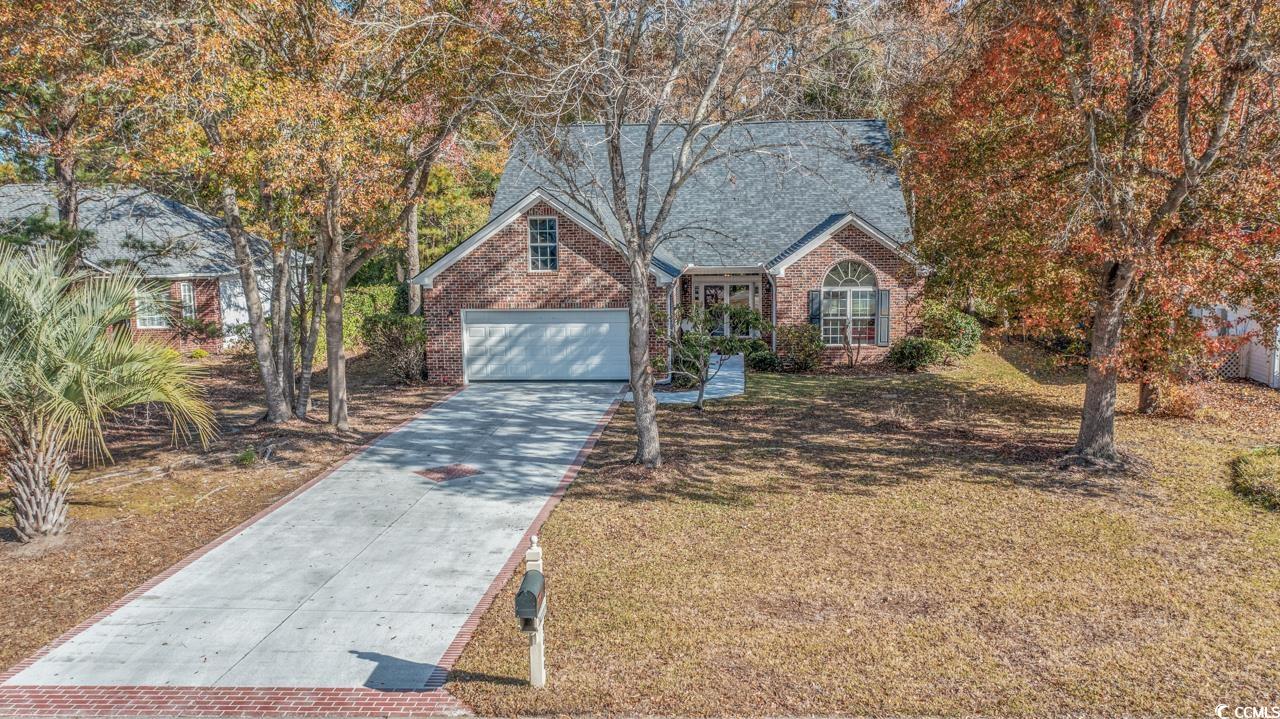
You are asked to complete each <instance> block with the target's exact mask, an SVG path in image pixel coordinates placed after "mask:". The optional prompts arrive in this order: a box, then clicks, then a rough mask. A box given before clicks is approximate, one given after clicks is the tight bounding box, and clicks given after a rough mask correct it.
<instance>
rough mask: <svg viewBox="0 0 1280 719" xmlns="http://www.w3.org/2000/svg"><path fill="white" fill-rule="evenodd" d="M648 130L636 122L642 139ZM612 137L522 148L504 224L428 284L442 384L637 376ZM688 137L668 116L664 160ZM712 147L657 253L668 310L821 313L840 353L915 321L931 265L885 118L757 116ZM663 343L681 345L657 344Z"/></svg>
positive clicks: (829, 342)
mask: <svg viewBox="0 0 1280 719" xmlns="http://www.w3.org/2000/svg"><path fill="white" fill-rule="evenodd" d="M643 131H644V128H643V127H641V126H635V127H628V128H627V130H626V132H627V133H628V135H627V137H626V139H627V141H628V142H629V144H633V145H634V146H635V147H637V148H638V147H640V143H641V141H642V140H641V138H642V136H643V135H642V134H643ZM602 132H603V130H602V128H601V127H600V126H599V125H574V126H572V127H570V128H567V130H566V137H565V138H563V140H562V142H563V144H564V145H565V146H569V147H571V148H572V151H571V152H568V153H566V155H567V156H571V157H575V158H579V159H578V160H577V161H576V162H575V163H574V165H573V166H570V167H565V165H564V163H559V164H552V163H551V162H550V161H549V160H547V159H546V158H544V157H542V156H539V155H536V154H534V153H532V152H529V151H527V150H525V149H524V148H523V146H522V145H519V144H518V145H517V147H516V148H515V149H514V150H513V152H512V156H511V158H510V159H509V160H508V162H507V166H506V169H505V170H504V172H503V175H502V179H501V182H500V183H499V186H498V191H497V194H496V196H495V198H494V204H493V211H492V213H491V215H490V221H489V222H488V223H487V224H486V225H485V226H484V227H483V228H481V229H480V230H479V231H477V232H476V233H475V234H474V235H472V236H471V237H469V238H468V239H467V240H465V241H464V242H462V243H461V244H460V245H459V246H458V247H456V248H454V249H453V250H452V251H451V252H449V253H448V254H446V255H445V256H444V257H442V258H441V259H440V260H438V261H437V262H436V263H434V264H433V265H432V266H430V267H428V268H427V269H426V270H424V271H423V272H422V273H421V274H420V275H419V276H418V277H416V278H414V280H413V281H414V282H415V283H417V284H420V285H422V286H424V287H425V292H424V301H423V312H424V316H425V317H426V320H427V323H428V332H429V340H428V364H429V373H430V377H431V378H432V380H433V381H436V382H441V383H458V382H467V381H472V380H486V379H497V380H501V379H546V380H557V379H626V377H627V376H628V370H629V364H628V353H627V336H628V332H629V324H628V320H627V311H626V308H627V302H628V296H629V292H630V287H631V282H632V279H631V277H630V274H629V272H628V270H627V266H626V263H625V261H624V260H623V258H622V256H621V255H620V253H619V252H618V250H617V249H616V247H617V245H616V244H615V243H616V242H617V239H615V238H621V237H622V234H621V232H620V231H619V229H618V226H617V221H616V219H614V218H612V216H611V215H610V214H609V213H608V211H607V209H606V208H607V204H606V203H603V202H598V201H593V199H592V198H593V197H602V196H604V193H605V191H606V187H605V183H607V178H608V174H607V171H606V169H605V165H604V162H605V158H604V157H603V155H604V145H603V144H602V142H601V136H602ZM679 133H680V130H679V128H677V127H674V126H666V127H663V128H662V130H661V131H660V133H659V136H660V144H659V150H660V151H659V153H656V154H655V158H660V157H662V156H663V153H662V152H661V150H662V148H663V147H664V146H665V144H664V143H670V146H671V147H672V148H673V149H672V151H674V147H676V146H677V145H678V143H679V139H678V138H679ZM715 142H716V144H715V146H714V147H712V148H711V151H710V152H709V153H708V156H714V157H715V158H716V159H714V160H713V161H711V162H709V163H708V164H707V165H706V166H705V167H703V168H702V169H700V170H699V172H698V173H697V174H695V175H694V176H693V177H692V178H691V179H690V180H689V182H688V183H687V184H686V185H684V186H683V187H682V188H681V189H680V192H679V193H678V195H677V198H676V201H675V204H674V205H673V208H672V211H671V215H670V219H669V220H668V222H667V224H666V226H665V229H664V236H663V239H662V241H661V243H660V244H659V246H658V248H657V250H656V251H655V257H654V262H653V265H652V266H651V267H650V268H649V269H650V271H649V274H648V277H647V278H646V281H647V282H648V283H649V285H650V293H651V297H652V298H653V302H654V303H655V305H657V306H658V307H659V308H665V309H666V310H668V311H667V315H668V316H670V315H671V312H670V310H671V309H672V308H673V307H674V306H675V305H676V304H677V303H685V304H693V305H698V306H703V307H711V306H713V305H720V304H728V305H743V306H748V307H751V308H753V309H755V310H757V311H759V312H760V313H761V314H762V315H763V316H764V318H765V319H766V320H768V321H769V322H770V323H771V324H772V325H774V326H777V327H781V326H785V325H792V324H805V323H811V324H814V325H817V326H818V327H819V328H820V330H821V334H822V336H823V339H824V343H825V344H826V346H827V352H826V359H827V360H828V361H830V362H835V361H838V360H839V359H841V358H843V357H844V347H845V345H846V343H847V342H852V343H854V344H858V345H861V346H862V348H863V349H862V357H863V358H866V359H868V360H871V359H875V358H877V357H879V356H882V355H883V354H884V353H885V352H886V351H887V349H888V347H889V345H890V344H891V343H892V342H893V341H894V340H896V339H898V338H900V337H902V336H905V335H908V334H913V333H916V332H918V330H919V326H918V321H917V314H918V313H917V310H918V304H919V295H920V289H921V285H922V276H921V272H920V264H919V262H918V261H916V259H915V258H914V257H913V255H912V254H911V252H910V251H909V249H908V248H909V244H910V242H911V228H910V223H909V221H908V217H907V211H906V203H905V201H904V198H903V192H902V187H901V184H900V182H899V179H898V175H897V171H896V169H895V168H894V166H893V164H892V163H891V162H890V161H889V158H890V153H891V151H892V147H891V144H890V140H889V135H888V131H887V129H886V127H885V125H884V123H883V122H881V121H877V120H841V121H816V122H768V123H752V124H744V125H740V126H737V127H734V128H732V129H731V130H730V131H728V132H726V133H725V134H723V135H721V136H720V137H719V138H718V139H717V140H716V141H715ZM637 154H638V153H637ZM658 164H659V165H660V163H658ZM666 171H667V172H669V171H670V170H669V169H667V170H666ZM654 172H655V174H660V173H661V172H663V169H662V168H661V167H660V166H659V167H656V168H655V170H654ZM637 174H638V172H630V173H629V176H630V177H632V178H634V177H636V175H637ZM667 184H668V183H667V182H666V181H664V180H663V178H661V177H658V178H657V179H656V180H655V182H654V185H655V187H658V188H665V187H666V186H667ZM729 329H730V328H728V327H726V328H725V331H729ZM765 339H766V341H769V342H771V343H774V345H775V347H776V338H775V337H766V338H765ZM651 350H652V351H653V352H654V353H659V352H666V350H665V349H664V348H663V347H662V346H661V345H660V344H659V341H658V340H656V339H655V340H654V342H653V344H652V346H651Z"/></svg>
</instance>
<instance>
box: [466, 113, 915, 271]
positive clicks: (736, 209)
mask: <svg viewBox="0 0 1280 719" xmlns="http://www.w3.org/2000/svg"><path fill="white" fill-rule="evenodd" d="M625 133H626V137H625V140H626V143H627V148H628V151H627V152H626V153H625V154H627V157H626V164H627V174H628V179H629V181H630V182H631V183H632V185H633V186H634V184H635V182H636V177H637V176H638V174H639V167H638V165H639V155H640V148H641V145H642V141H643V136H644V127H643V126H640V125H635V126H628V127H627V128H626V130H625ZM682 137H683V130H682V129H681V128H679V127H678V126H674V125H668V126H663V127H662V129H661V130H660V132H659V142H658V151H657V152H656V153H655V154H654V160H655V167H654V169H653V172H654V176H655V181H654V187H655V188H657V190H658V191H659V192H660V191H661V190H664V189H665V188H666V186H667V184H668V182H669V177H670V173H671V167H672V164H673V160H674V153H675V149H676V148H678V147H679V144H680V141H681V138H682ZM559 139H560V141H561V142H562V146H563V147H565V148H568V149H569V153H568V154H569V155H570V156H574V157H577V158H580V159H579V161H577V162H574V163H572V167H571V168H570V169H569V171H567V172H566V171H564V170H560V169H557V166H556V165H554V164H552V163H551V162H550V161H549V160H548V159H547V158H545V157H544V156H542V155H539V154H536V153H534V152H532V151H531V150H530V149H529V147H528V146H527V145H526V144H525V143H517V146H516V147H515V148H514V149H513V151H512V154H511V158H510V159H509V160H508V162H507V166H506V169H505V170H504V171H503V174H502V180H501V182H500V183H499V185H498V191H497V195H496V196H495V198H494V203H493V210H492V213H491V215H490V217H491V218H492V217H497V216H498V215H500V214H502V212H503V211H504V210H506V209H507V208H508V207H510V206H511V205H513V204H514V203H516V202H518V201H519V200H521V199H522V198H523V197H525V196H526V195H528V193H529V192H531V191H532V190H534V189H535V188H538V187H541V188H542V189H544V190H546V191H547V192H550V193H551V194H553V195H554V196H556V197H558V198H560V199H561V200H562V201H564V202H565V203H566V204H569V205H571V206H576V207H577V208H578V209H579V210H580V211H581V212H582V214H584V215H586V216H587V217H591V218H593V219H598V222H599V224H601V225H602V226H603V228H604V229H605V231H606V232H608V233H609V234H611V235H614V236H615V237H620V236H621V235H620V233H619V232H618V223H617V220H616V218H614V217H613V216H612V214H611V213H610V212H609V210H608V203H606V202H604V201H603V199H602V198H603V197H605V196H606V194H605V193H606V192H607V190H608V187H609V182H608V172H607V164H606V157H605V154H606V151H605V146H604V144H603V128H602V127H601V126H600V125H573V126H571V127H569V128H566V130H565V133H564V135H563V137H562V138H559ZM891 153H892V145H891V141H890V138H889V132H888V129H887V128H886V127H885V124H884V122H883V121H880V120H833V121H803V122H761V123H746V124H741V125H737V126H734V127H732V128H731V129H730V130H728V131H726V132H725V134H723V135H722V136H721V137H720V138H719V139H718V140H717V141H716V143H715V145H714V146H713V147H712V148H711V150H710V153H709V155H710V156H712V157H715V158H717V159H715V160H714V161H713V162H711V163H709V164H708V165H707V166H705V167H703V168H702V169H700V170H699V171H698V172H697V173H696V174H695V175H694V176H693V177H692V178H691V179H690V180H689V182H688V183H687V184H686V185H685V186H684V187H682V188H681V189H680V191H679V193H678V194H677V196H676V201H675V204H674V205H673V208H672V214H671V217H670V220H669V221H668V223H667V225H666V227H665V228H664V238H663V240H662V244H661V246H660V247H659V249H658V251H657V253H656V256H657V258H658V259H659V260H660V261H663V262H665V263H668V264H670V265H674V266H676V267H681V268H682V267H684V266H686V265H690V264H693V265H711V266H756V265H764V264H768V263H770V262H771V261H773V260H775V259H777V258H779V257H780V256H782V255H784V254H788V253H790V252H794V251H795V250H796V249H797V248H798V246H799V244H800V243H801V241H802V240H803V239H804V238H808V237H814V236H817V235H818V234H820V233H821V231H822V230H823V229H825V228H828V227H830V226H831V225H833V224H835V223H836V222H838V221H839V220H840V219H842V218H844V217H845V216H847V215H848V214H849V213H854V214H856V215H857V216H858V217H860V218H861V219H862V220H863V221H865V222H866V223H868V224H870V225H872V226H874V227H875V228H876V229H878V230H880V231H881V232H882V233H883V234H884V235H885V236H887V237H888V238H889V239H890V240H891V241H892V242H893V243H895V244H897V245H905V244H908V243H910V241H911V225H910V222H909V220H908V217H907V208H906V202H905V200H904V198H903V190H902V185H901V183H900V182H899V180H898V174H897V170H896V169H895V168H894V166H893V164H892V163H891V162H890V161H889V158H890V156H891ZM565 164H568V163H565ZM633 194H634V187H633ZM659 197H660V195H659ZM633 202H634V197H633ZM656 204H657V199H651V207H650V212H651V213H652V212H656V207H653V206H652V205H656Z"/></svg>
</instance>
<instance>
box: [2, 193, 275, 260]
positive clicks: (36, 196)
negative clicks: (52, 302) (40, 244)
mask: <svg viewBox="0 0 1280 719" xmlns="http://www.w3.org/2000/svg"><path fill="white" fill-rule="evenodd" d="M42 213H43V214H45V215H46V216H47V217H49V218H50V219H56V218H57V216H58V211H57V205H56V203H55V201H54V195H53V187H52V186H51V185H45V184H12V185H0V222H3V223H10V222H17V221H21V220H25V219H27V218H28V217H32V216H37V215H40V214H42ZM80 227H81V228H82V229H85V230H91V231H92V232H93V233H94V240H95V245H94V246H93V247H92V248H91V249H89V250H87V251H86V252H85V259H86V260H88V261H89V262H91V263H93V264H94V265H96V266H98V267H101V268H103V269H106V270H111V269H113V268H116V267H120V266H122V265H134V266H136V267H137V268H138V269H139V270H140V271H141V272H142V273H143V274H146V275H149V276H152V277H190V276H217V275H226V274H231V273H234V272H236V261H235V249H234V248H233V247H232V244H231V237H230V235H228V234H227V230H226V227H225V226H224V224H223V223H222V221H221V220H219V219H217V218H215V217H211V216H209V215H206V214H205V213H203V212H201V211H199V210H197V209H195V208H193V207H189V206H187V205H184V204H182V203H181V202H177V201H175V200H171V199H168V198H166V197H162V196H160V195H157V194H155V193H154V192H149V191H147V190H144V189H142V188H139V187H128V186H124V185H105V186H102V187H90V188H83V189H81V190H80ZM253 248H254V255H255V260H256V261H257V262H258V263H259V264H260V263H261V262H262V261H263V260H264V259H265V256H266V254H267V253H268V252H269V249H268V247H267V245H266V243H265V242H264V241H262V240H261V239H258V238H256V237H255V238H254V242H253Z"/></svg>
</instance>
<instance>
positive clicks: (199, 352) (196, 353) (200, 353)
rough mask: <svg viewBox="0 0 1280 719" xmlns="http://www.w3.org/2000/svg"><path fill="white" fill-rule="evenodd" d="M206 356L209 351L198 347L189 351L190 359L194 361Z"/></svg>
mask: <svg viewBox="0 0 1280 719" xmlns="http://www.w3.org/2000/svg"><path fill="white" fill-rule="evenodd" d="M208 356H209V350H206V349H201V348H199V347H197V348H195V349H193V350H191V359H196V360H198V359H204V358H206V357H208Z"/></svg>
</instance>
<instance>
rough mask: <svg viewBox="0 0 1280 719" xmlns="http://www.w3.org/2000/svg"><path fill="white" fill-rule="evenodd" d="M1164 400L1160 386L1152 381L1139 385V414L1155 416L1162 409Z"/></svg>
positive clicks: (1143, 381) (1144, 381)
mask: <svg viewBox="0 0 1280 719" xmlns="http://www.w3.org/2000/svg"><path fill="white" fill-rule="evenodd" d="M1163 399H1164V396H1163V394H1162V393H1161V392H1160V385H1158V384H1156V383H1155V382H1152V381H1150V380H1146V379H1144V380H1142V381H1141V382H1140V383H1139V384H1138V412H1139V413H1140V414H1154V413H1155V412H1156V410H1158V409H1160V402H1161V401H1162V400H1163Z"/></svg>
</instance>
